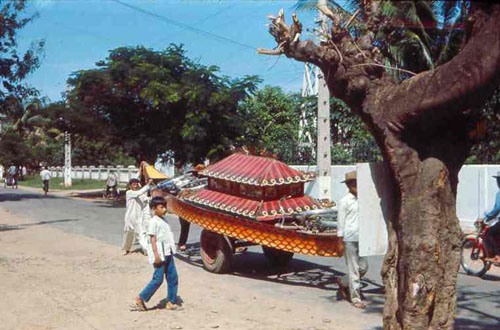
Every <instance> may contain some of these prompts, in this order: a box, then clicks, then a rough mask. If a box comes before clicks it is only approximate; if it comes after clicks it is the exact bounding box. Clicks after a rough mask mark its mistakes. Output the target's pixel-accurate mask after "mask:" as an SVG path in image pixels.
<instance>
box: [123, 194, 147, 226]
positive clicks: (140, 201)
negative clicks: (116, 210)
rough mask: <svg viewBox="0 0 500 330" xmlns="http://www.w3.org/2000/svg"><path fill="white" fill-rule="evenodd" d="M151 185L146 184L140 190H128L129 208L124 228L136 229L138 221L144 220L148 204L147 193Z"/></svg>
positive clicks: (126, 198) (126, 196)
mask: <svg viewBox="0 0 500 330" xmlns="http://www.w3.org/2000/svg"><path fill="white" fill-rule="evenodd" d="M148 190H149V186H148V185H145V186H144V187H142V188H141V189H139V190H127V193H126V194H125V200H126V202H127V210H126V211H125V228H124V230H135V227H136V226H137V222H138V221H142V213H143V210H144V208H145V207H147V205H146V201H147V198H148V197H147V196H146V193H147V192H148Z"/></svg>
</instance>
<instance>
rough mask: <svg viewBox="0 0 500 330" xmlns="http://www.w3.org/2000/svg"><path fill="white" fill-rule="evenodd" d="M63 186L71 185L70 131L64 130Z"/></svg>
mask: <svg viewBox="0 0 500 330" xmlns="http://www.w3.org/2000/svg"><path fill="white" fill-rule="evenodd" d="M64 186H65V187H71V133H68V132H67V131H66V132H64Z"/></svg>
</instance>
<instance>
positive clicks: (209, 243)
mask: <svg viewBox="0 0 500 330" xmlns="http://www.w3.org/2000/svg"><path fill="white" fill-rule="evenodd" d="M200 244H201V259H202V260H203V266H204V267H205V269H206V270H208V271H209V272H212V273H217V274H222V273H227V272H228V271H229V269H230V268H231V255H232V252H231V248H230V247H229V245H228V243H227V242H226V240H225V239H224V237H222V235H220V234H216V233H214V232H212V231H209V230H206V229H203V231H202V232H201V238H200Z"/></svg>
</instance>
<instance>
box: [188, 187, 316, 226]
mask: <svg viewBox="0 0 500 330" xmlns="http://www.w3.org/2000/svg"><path fill="white" fill-rule="evenodd" d="M185 199H186V200H188V201H191V202H193V203H195V204H199V205H204V206H208V207H212V208H215V209H219V210H223V211H226V212H229V213H233V214H237V215H242V216H244V217H249V218H254V219H257V220H262V221H263V220H271V219H276V218H280V217H281V215H282V211H281V209H280V205H281V206H282V207H283V209H284V211H285V213H286V214H287V215H291V214H295V213H299V212H303V211H307V210H312V209H318V208H320V205H319V204H318V202H316V201H315V200H314V199H312V198H311V197H309V196H301V197H292V198H287V199H285V200H283V201H279V200H274V201H269V202H258V201H254V200H251V199H247V198H241V197H237V196H233V195H229V194H225V193H222V192H218V191H214V190H209V189H201V190H198V191H197V192H196V193H194V194H193V195H190V196H187V197H185Z"/></svg>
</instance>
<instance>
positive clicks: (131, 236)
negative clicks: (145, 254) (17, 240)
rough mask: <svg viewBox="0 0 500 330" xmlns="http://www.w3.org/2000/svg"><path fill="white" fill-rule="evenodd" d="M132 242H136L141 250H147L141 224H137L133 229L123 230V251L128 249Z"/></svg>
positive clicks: (130, 247)
mask: <svg viewBox="0 0 500 330" xmlns="http://www.w3.org/2000/svg"><path fill="white" fill-rule="evenodd" d="M134 243H138V244H139V245H140V246H141V248H142V250H143V251H147V241H146V235H145V233H143V231H142V228H141V226H137V227H136V228H135V230H125V232H124V233H123V244H122V250H123V251H130V250H131V249H132V246H133V245H134Z"/></svg>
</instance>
